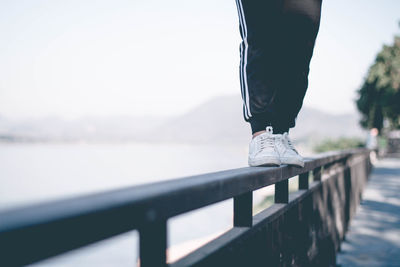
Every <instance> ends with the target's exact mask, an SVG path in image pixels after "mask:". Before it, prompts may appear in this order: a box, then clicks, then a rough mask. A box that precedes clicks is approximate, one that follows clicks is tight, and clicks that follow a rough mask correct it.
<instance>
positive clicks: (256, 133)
mask: <svg viewBox="0 0 400 267" xmlns="http://www.w3.org/2000/svg"><path fill="white" fill-rule="evenodd" d="M265 132H266V131H265V130H264V131H258V132H255V133H253V138H254V137H256V136H257V135H260V134H262V133H265Z"/></svg>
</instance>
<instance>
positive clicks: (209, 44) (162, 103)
mask: <svg viewBox="0 0 400 267" xmlns="http://www.w3.org/2000/svg"><path fill="white" fill-rule="evenodd" d="M399 11H400V1H398V0H380V1H376V0H352V1H348V0H331V1H328V0H325V1H324V2H323V9H322V20H321V26H320V32H319V35H318V38H317V42H316V47H315V50H314V57H313V59H312V62H311V72H310V77H309V89H308V91H307V94H306V97H305V100H304V104H305V106H309V107H314V108H318V109H321V110H323V111H328V112H331V113H337V114H338V113H348V112H355V111H356V109H355V105H354V99H355V98H356V96H357V95H356V90H357V89H358V88H359V87H360V85H361V83H362V81H363V78H364V76H365V75H366V73H367V70H368V67H369V66H370V65H371V63H372V62H373V60H374V58H375V55H376V53H377V52H378V51H379V50H380V49H381V48H382V46H383V44H391V43H392V42H393V36H394V35H395V34H398V33H399V27H398V23H399V21H400V12H399ZM238 25H239V21H238V13H237V10H236V5H235V1H233V0H218V1H215V0H202V1H193V0H192V1H188V0H172V1H163V0H135V1H132V0H113V1H105V0H92V1H89V0H69V1H64V0H35V1H32V0H0V116H5V117H9V118H32V117H35V118H36V117H48V116H58V117H64V118H79V117H82V116H114V115H132V116H148V115H151V116H173V115H179V114H183V113H185V112H187V111H189V110H190V109H193V108H195V107H196V106H198V105H200V104H202V103H204V102H206V101H208V100H210V99H212V98H213V97H216V96H220V95H232V94H237V95H238V97H240V87H239V75H238V66H239V42H240V35H239V30H238V27H239V26H238ZM240 108H241V107H240Z"/></svg>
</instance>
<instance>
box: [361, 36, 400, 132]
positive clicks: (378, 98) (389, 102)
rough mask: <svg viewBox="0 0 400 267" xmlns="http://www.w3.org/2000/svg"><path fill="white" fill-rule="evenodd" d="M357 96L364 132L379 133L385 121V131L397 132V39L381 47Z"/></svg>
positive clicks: (399, 57) (399, 69)
mask: <svg viewBox="0 0 400 267" xmlns="http://www.w3.org/2000/svg"><path fill="white" fill-rule="evenodd" d="M358 94H359V98H358V100H356V104H357V108H358V110H359V111H360V112H361V113H362V115H363V117H362V119H361V121H360V124H361V125H362V126H363V127H364V128H378V130H379V132H381V129H382V128H383V122H384V120H385V119H386V120H387V121H388V122H389V128H391V129H400V36H396V37H395V39H394V43H393V45H390V46H389V45H385V46H383V48H382V50H381V51H380V52H379V54H378V55H377V56H376V59H375V62H374V64H373V65H372V66H371V67H370V69H369V71H368V74H367V77H366V78H365V80H364V83H363V85H362V86H361V88H360V89H359V90H358Z"/></svg>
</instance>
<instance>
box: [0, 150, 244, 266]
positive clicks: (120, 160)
mask: <svg viewBox="0 0 400 267" xmlns="http://www.w3.org/2000/svg"><path fill="white" fill-rule="evenodd" d="M246 148H247V144H244V145H243V144H241V145H238V146H233V145H224V146H223V145H221V146H215V145H197V146H196V145H183V144H144V143H128V144H0V174H1V175H0V185H1V186H0V210H1V209H7V208H12V207H16V206H20V205H25V204H32V203H36V202H41V201H48V200H52V199H58V198H64V197H71V196H76V195H81V194H85V193H90V192H98V191H104V190H110V189H115V188H121V187H124V186H131V185H137V184H143V183H148V182H155V181H161V180H166V179H171V178H178V177H182V176H188V175H193V174H199V173H205V172H213V171H219V170H224V169H232V168H239V167H244V166H247V162H246V161H247V149H246ZM230 227H232V200H227V201H224V202H222V203H218V204H215V205H212V206H210V207H206V208H203V209H200V210H198V211H193V212H190V213H188V214H184V215H180V216H177V217H175V218H172V219H170V220H169V221H168V231H169V236H168V243H169V246H170V247H172V249H171V250H170V251H169V252H170V253H169V258H170V259H175V258H177V257H179V256H181V255H182V254H184V253H186V252H187V249H188V248H189V249H190V248H192V249H193V248H195V247H197V246H199V245H200V244H202V243H204V242H205V241H206V240H209V239H210V238H213V237H215V236H216V235H218V234H219V233H221V232H223V231H225V230H227V229H229V228H230ZM77 234H79V233H77ZM137 255H138V234H137V232H136V231H132V232H129V233H126V234H123V235H121V236H117V237H114V238H111V239H108V240H105V241H102V242H99V243H97V244H94V245H91V246H88V247H85V248H83V249H80V250H77V251H72V252H69V253H66V254H64V255H62V256H58V257H55V258H52V259H49V260H46V261H43V262H41V263H38V264H35V265H34V266H43V267H44V266H46V267H47V266H62V267H67V266H71V267H72V266H74V267H76V266H135V265H136V262H137Z"/></svg>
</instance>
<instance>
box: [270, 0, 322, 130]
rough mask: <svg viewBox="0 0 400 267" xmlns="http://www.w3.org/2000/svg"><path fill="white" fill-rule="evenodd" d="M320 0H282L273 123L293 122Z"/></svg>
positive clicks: (303, 91)
mask: <svg viewBox="0 0 400 267" xmlns="http://www.w3.org/2000/svg"><path fill="white" fill-rule="evenodd" d="M321 3H322V0H301V1H299V0H284V5H283V15H282V24H281V25H280V26H281V32H280V33H281V37H280V47H281V50H280V59H281V60H280V61H279V63H280V64H278V65H277V68H278V69H279V76H280V81H281V82H280V88H279V90H278V93H277V97H276V98H275V100H276V102H275V103H274V104H275V105H276V110H278V112H277V116H276V117H275V118H274V119H275V121H273V122H272V123H273V124H275V127H278V128H282V129H288V128H292V127H294V126H295V120H296V117H297V115H298V113H299V111H300V109H301V107H302V104H303V99H304V96H305V94H306V91H307V87H308V74H309V70H310V68H309V65H310V60H311V57H312V54H313V49H314V45H315V39H316V37H317V33H318V30H319V24H320V16H321Z"/></svg>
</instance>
